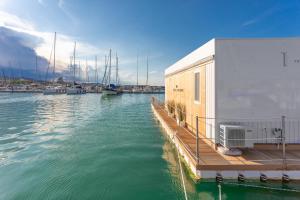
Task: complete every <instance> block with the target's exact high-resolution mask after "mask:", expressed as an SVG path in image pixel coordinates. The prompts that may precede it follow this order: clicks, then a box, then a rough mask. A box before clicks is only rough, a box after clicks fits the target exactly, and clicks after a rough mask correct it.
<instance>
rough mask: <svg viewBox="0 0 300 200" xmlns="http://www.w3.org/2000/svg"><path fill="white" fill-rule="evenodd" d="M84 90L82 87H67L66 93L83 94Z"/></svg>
mask: <svg viewBox="0 0 300 200" xmlns="http://www.w3.org/2000/svg"><path fill="white" fill-rule="evenodd" d="M85 93H86V91H85V90H84V89H82V88H68V89H67V95H73V94H85Z"/></svg>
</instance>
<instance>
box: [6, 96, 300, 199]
mask: <svg viewBox="0 0 300 200" xmlns="http://www.w3.org/2000/svg"><path fill="white" fill-rule="evenodd" d="M160 98H163V96H160ZM149 101H150V95H130V94H124V95H122V96H117V97H112V98H102V97H101V95H99V94H87V95H82V96H67V95H57V96H51V95H49V96H44V95H41V94H4V93H3V94H1V93H0V199H22V200H23V199H112V200H120V199H128V200H135V199H141V200H142V199H155V200H160V199H166V200H169V199H170V200H173V199H174V200H176V199H184V195H183V191H182V186H181V180H180V176H179V173H180V172H179V166H178V160H177V155H176V151H175V150H174V147H173V146H172V145H171V144H170V143H169V142H168V141H167V139H166V137H165V136H164V134H163V132H162V130H161V129H160V127H159V125H158V124H157V123H156V122H155V120H154V119H153V115H152V112H151V108H150V103H149ZM185 172H186V170H185ZM185 181H186V184H187V191H188V197H189V199H218V187H217V185H216V184H215V183H214V182H212V183H209V182H204V183H200V184H194V183H193V182H192V181H191V179H190V178H187V176H186V175H185ZM280 187H281V186H280ZM222 197H223V199H252V200H253V198H257V199H263V198H266V199H271V198H272V199H298V198H300V193H291V192H279V191H273V190H262V189H250V188H245V187H239V186H231V185H224V186H223V187H222Z"/></svg>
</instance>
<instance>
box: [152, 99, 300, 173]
mask: <svg viewBox="0 0 300 200" xmlns="http://www.w3.org/2000/svg"><path fill="white" fill-rule="evenodd" d="M151 102H152V104H153V105H154V106H155V107H156V109H159V110H162V111H163V112H165V113H166V114H168V116H169V117H170V118H171V119H172V120H174V121H175V122H176V123H177V122H178V121H177V120H176V115H178V113H169V112H168V108H167V106H170V105H166V104H165V103H164V102H162V101H160V100H158V99H157V98H156V97H152V98H151ZM175 106H176V105H175ZM173 110H174V111H176V107H173ZM183 114H184V115H186V116H187V115H188V114H187V113H186V112H185V113H183ZM192 117H193V118H194V121H195V127H192V128H191V129H192V130H191V129H190V128H189V127H191V126H190V125H189V124H187V126H181V128H183V129H185V132H186V133H187V134H189V135H190V136H192V137H193V138H194V139H195V143H196V148H195V149H193V148H192V147H191V146H190V145H189V144H188V143H186V142H184V141H183V140H182V139H181V138H180V137H178V136H177V135H176V138H177V139H178V140H179V141H180V142H181V143H182V145H183V147H184V148H185V150H186V151H187V152H189V154H190V155H191V156H192V157H193V159H194V160H195V161H197V163H198V164H199V162H200V161H201V155H200V153H199V149H200V141H205V142H206V143H207V144H208V145H211V146H212V147H213V148H216V147H217V146H220V143H219V127H215V126H219V125H220V124H222V123H223V124H231V125H241V126H243V127H246V129H247V130H251V131H252V134H251V137H247V138H245V139H244V140H245V142H246V143H248V144H249V143H250V144H252V145H257V144H276V145H277V149H278V150H281V151H282V156H281V157H280V158H276V159H272V158H270V159H264V160H247V161H250V162H251V161H252V162H262V163H268V162H282V165H283V169H284V168H285V167H286V166H287V164H289V165H300V159H298V158H297V159H290V158H286V146H287V143H288V144H299V145H300V119H295V118H288V117H285V116H281V117H278V118H269V119H229V118H228V119H226V118H207V117H203V116H192ZM210 120H214V123H210ZM207 121H208V122H207ZM201 123H205V124H206V125H208V126H211V128H210V130H215V133H214V134H211V135H215V137H207V136H206V135H205V134H203V133H201V132H200V130H199V124H201ZM216 124H217V125H216ZM248 135H250V134H248ZM234 140H241V139H227V141H234Z"/></svg>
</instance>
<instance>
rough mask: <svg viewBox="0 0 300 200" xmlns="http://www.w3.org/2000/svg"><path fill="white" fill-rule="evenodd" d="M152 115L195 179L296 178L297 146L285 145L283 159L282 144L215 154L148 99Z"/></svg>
mask: <svg viewBox="0 0 300 200" xmlns="http://www.w3.org/2000/svg"><path fill="white" fill-rule="evenodd" d="M151 107H152V110H153V113H154V116H155V117H156V119H157V120H158V121H159V123H160V124H161V126H162V127H163V129H164V130H165V132H166V133H167V135H168V137H169V138H170V139H171V141H172V142H173V143H174V144H175V146H176V148H178V150H179V152H180V154H181V155H182V157H183V158H184V160H185V163H186V164H187V165H188V166H187V167H188V168H189V169H190V170H191V171H192V172H193V174H194V175H195V176H196V177H197V179H216V180H217V179H218V178H220V177H221V179H223V178H224V179H240V178H241V177H242V178H243V179H246V180H247V179H258V180H259V179H260V180H261V181H266V180H268V179H270V180H283V181H289V180H300V162H299V161H300V146H299V144H294V145H293V144H288V145H286V149H285V150H286V154H285V159H282V149H281V148H282V146H281V147H280V146H278V145H276V144H255V145H254V148H249V149H244V150H243V154H242V155H241V156H227V155H224V154H221V153H219V152H218V151H217V150H216V146H215V144H214V143H212V142H211V141H210V140H209V139H205V138H198V156H197V148H196V146H197V144H196V142H197V140H196V136H195V134H194V133H192V132H191V131H189V130H188V129H186V128H183V127H181V126H178V125H177V123H176V121H175V119H174V118H172V117H170V116H169V115H168V113H167V111H166V110H165V108H164V105H160V104H159V103H155V102H152V104H151Z"/></svg>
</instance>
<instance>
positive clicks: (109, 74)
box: [108, 49, 111, 87]
mask: <svg viewBox="0 0 300 200" xmlns="http://www.w3.org/2000/svg"><path fill="white" fill-rule="evenodd" d="M110 76H111V49H109V70H108V87H110Z"/></svg>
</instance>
